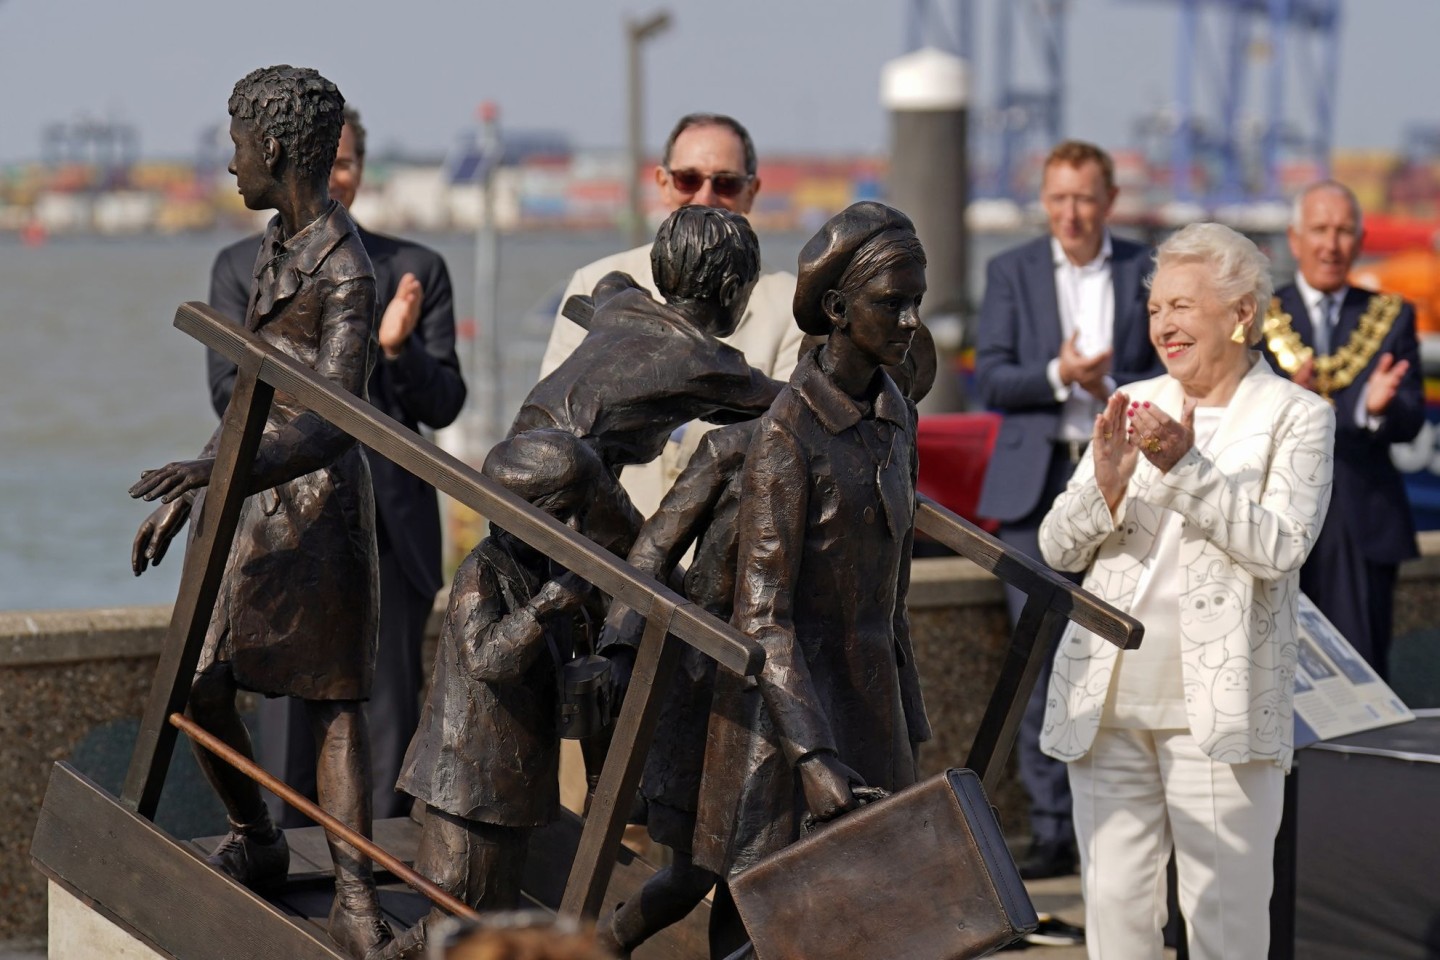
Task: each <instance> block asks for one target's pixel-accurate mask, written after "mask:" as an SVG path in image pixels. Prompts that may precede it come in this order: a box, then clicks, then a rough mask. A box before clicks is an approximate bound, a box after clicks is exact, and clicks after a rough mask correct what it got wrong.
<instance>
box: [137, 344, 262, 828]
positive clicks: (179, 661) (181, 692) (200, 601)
mask: <svg viewBox="0 0 1440 960" xmlns="http://www.w3.org/2000/svg"><path fill="white" fill-rule="evenodd" d="M235 359H236V360H237V361H238V362H239V366H240V372H239V374H238V375H237V376H236V378H235V390H234V393H233V394H232V395H231V398H230V406H229V407H228V408H227V409H226V411H225V421H224V425H223V427H222V428H221V432H220V443H219V447H218V449H217V450H216V454H215V466H214V469H213V472H212V473H211V476H210V486H209V489H208V490H207V491H206V494H205V503H204V505H203V507H202V509H200V510H197V511H195V512H193V513H192V514H191V516H190V523H192V524H194V525H195V531H196V534H195V538H194V539H193V540H192V541H191V544H190V548H189V549H188V550H186V551H185V565H184V568H183V570H182V572H181V575H180V593H179V595H178V596H177V597H176V599H175V610H174V612H173V613H172V614H171V617H170V628H169V630H168V631H167V632H166V634H165V645H164V647H163V648H162V649H161V653H160V663H159V665H158V666H157V667H156V668H155V682H154V683H153V684H152V685H151V687H150V698H149V700H148V701H146V704H145V713H144V716H143V717H142V719H141V721H140V730H139V733H138V734H137V736H136V740H135V752H134V753H132V754H131V756H130V769H129V771H128V772H127V773H126V775H125V786H124V787H123V788H122V790H121V791H120V798H121V803H123V804H125V806H126V807H128V808H129V809H131V810H134V811H136V812H137V813H139V814H140V815H141V816H142V817H145V818H146V819H147V820H153V819H154V818H155V808H156V807H157V806H158V805H159V803H160V788H161V787H163V786H164V785H165V774H166V772H167V771H168V770H169V769H170V758H171V756H172V755H173V754H174V751H175V738H176V736H177V733H176V731H175V728H174V727H172V726H171V725H170V724H169V722H168V720H167V718H168V717H169V716H170V714H172V713H177V712H180V711H183V710H184V709H185V704H186V702H187V701H188V700H189V697H190V685H191V683H192V682H193V680H194V677H195V666H196V664H197V663H198V662H199V660H200V649H201V647H202V645H203V644H204V642H205V631H206V629H207V628H208V627H209V625H210V615H211V613H212V611H213V610H214V609H215V598H216V597H217V596H218V595H219V592H220V579H221V577H222V576H223V575H224V573H225V561H226V560H227V559H229V557H230V544H231V542H232V541H233V540H234V539H235V527H236V525H237V524H238V522H239V520H240V507H241V505H242V504H244V502H245V497H246V496H247V495H248V494H249V486H250V465H251V464H252V463H254V462H255V451H256V450H257V449H258V448H259V446H260V435H261V433H262V432H263V431H264V429H265V418H266V416H267V414H268V413H269V411H270V400H271V397H272V396H273V395H274V390H273V389H271V387H270V386H269V385H268V384H266V383H262V382H261V381H259V380H257V379H256V375H257V374H258V372H259V368H260V363H259V358H258V357H256V356H254V355H253V354H251V353H249V352H247V353H246V354H244V355H242V356H240V357H237V358H235ZM172 549H174V548H173V546H172Z"/></svg>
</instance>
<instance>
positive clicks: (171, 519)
mask: <svg viewBox="0 0 1440 960" xmlns="http://www.w3.org/2000/svg"><path fill="white" fill-rule="evenodd" d="M189 516H190V500H189V498H188V497H182V498H181V499H179V500H175V501H173V502H171V503H167V504H165V505H163V506H161V507H159V508H157V509H156V510H155V512H154V513H152V514H150V516H148V517H146V518H145V519H144V521H142V522H141V524H140V530H139V532H138V533H136V534H135V543H134V545H133V546H132V547H131V548H130V569H132V570H134V571H135V576H137V577H138V576H140V574H142V573H144V572H145V568H146V567H149V566H156V567H158V566H160V560H161V559H162V558H163V557H164V556H165V550H166V549H167V548H168V547H169V546H170V541H171V540H173V539H175V534H177V533H179V532H180V528H181V527H183V526H185V521H186V519H188V518H189Z"/></svg>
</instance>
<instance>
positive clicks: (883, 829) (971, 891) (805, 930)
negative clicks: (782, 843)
mask: <svg viewBox="0 0 1440 960" xmlns="http://www.w3.org/2000/svg"><path fill="white" fill-rule="evenodd" d="M730 889H731V892H732V893H733V895H734V897H735V903H736V905H737V906H738V907H739V908H740V916H741V918H742V919H743V920H744V921H745V929H746V930H747V931H749V934H750V941H751V943H753V944H754V946H755V953H756V956H757V957H758V958H759V960H856V958H864V957H904V958H905V960H962V958H969V957H986V956H989V955H990V954H992V953H994V952H995V951H996V950H998V949H1000V948H1001V947H1003V946H1005V945H1006V944H1008V943H1010V942H1011V941H1013V940H1015V939H1017V938H1019V937H1021V936H1024V935H1025V934H1027V933H1029V932H1031V931H1032V930H1034V929H1035V925H1036V923H1037V920H1036V917H1035V908H1034V907H1033V906H1032V905H1031V903H1030V897H1029V895H1028V894H1027V893H1026V892H1025V886H1024V884H1023V883H1021V882H1020V874H1019V872H1018V871H1017V870H1016V869H1015V861H1014V860H1013V859H1012V858H1011V856H1010V851H1009V849H1008V848H1007V847H1006V846H1005V839H1004V837H1003V836H1001V833H1000V824H999V822H998V821H997V820H996V819H995V812H994V811H993V810H992V809H991V808H990V803H989V801H988V800H987V799H986V798H985V791H984V789H983V788H982V787H981V786H980V778H979V777H977V776H976V775H975V774H974V772H972V771H970V770H958V769H957V770H947V771H946V772H945V773H943V774H940V775H938V776H935V777H931V778H930V779H929V780H926V781H924V782H922V783H918V784H916V785H914V786H912V787H910V788H909V789H906V790H902V791H901V792H899V793H897V794H895V795H893V796H890V797H886V798H884V799H882V800H877V801H875V802H873V803H870V804H867V805H865V806H863V807H861V808H860V809H858V810H856V811H853V812H851V813H848V814H846V815H845V816H843V817H840V818H838V819H836V820H834V821H832V822H830V823H828V824H826V825H824V826H822V827H820V828H819V829H818V830H816V831H815V832H814V833H811V834H809V835H808V836H806V837H803V838H802V839H800V840H799V841H798V842H796V843H794V844H791V845H790V846H788V847H786V848H785V849H784V850H781V851H779V852H777V853H774V854H772V855H771V856H768V857H766V858H765V859H764V860H761V861H760V862H759V863H757V864H755V865H754V866H752V867H750V868H748V869H746V870H743V871H741V872H740V873H738V874H736V875H735V876H733V877H732V878H731V879H730Z"/></svg>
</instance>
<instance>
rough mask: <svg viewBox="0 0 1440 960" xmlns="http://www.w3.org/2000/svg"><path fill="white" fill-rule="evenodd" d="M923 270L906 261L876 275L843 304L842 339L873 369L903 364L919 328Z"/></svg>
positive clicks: (923, 292) (923, 282) (918, 265)
mask: <svg viewBox="0 0 1440 960" xmlns="http://www.w3.org/2000/svg"><path fill="white" fill-rule="evenodd" d="M924 296H925V268H924V267H923V266H921V265H920V264H918V263H916V262H915V261H913V260H909V261H906V262H903V263H900V264H897V265H896V266H893V267H890V268H889V269H887V270H882V271H881V272H880V273H878V274H876V275H875V276H874V277H872V278H871V279H870V281H869V282H868V283H866V284H865V285H864V286H863V287H861V288H860V292H859V293H858V294H856V295H855V296H852V297H850V298H849V301H848V302H847V303H846V304H845V336H848V337H849V338H850V342H851V343H852V344H853V345H854V346H855V347H856V349H857V350H858V351H859V352H860V354H861V355H862V356H864V357H865V358H866V359H868V360H870V361H872V362H873V363H874V364H875V365H876V366H885V365H894V364H898V363H902V362H903V361H904V360H905V354H906V353H907V352H909V350H910V341H911V340H912V339H913V338H914V336H915V331H916V330H917V329H918V328H919V326H920V301H921V299H922V298H923V297H924Z"/></svg>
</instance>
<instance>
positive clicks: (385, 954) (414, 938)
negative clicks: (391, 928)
mask: <svg viewBox="0 0 1440 960" xmlns="http://www.w3.org/2000/svg"><path fill="white" fill-rule="evenodd" d="M425 940H426V937H425V921H424V920H422V921H420V922H419V923H417V924H415V926H413V927H411V928H410V929H408V930H404V931H402V932H401V933H400V935H399V936H397V937H396V938H395V939H394V940H390V941H388V942H387V943H384V944H382V945H380V946H378V947H376V948H375V949H373V950H371V951H370V952H369V953H367V954H365V960H420V958H422V957H424V956H425Z"/></svg>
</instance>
